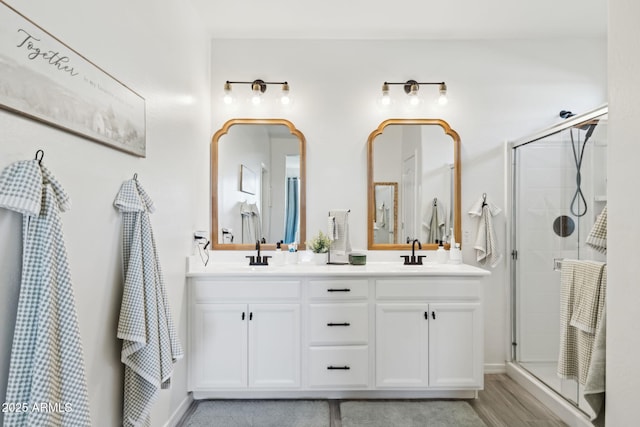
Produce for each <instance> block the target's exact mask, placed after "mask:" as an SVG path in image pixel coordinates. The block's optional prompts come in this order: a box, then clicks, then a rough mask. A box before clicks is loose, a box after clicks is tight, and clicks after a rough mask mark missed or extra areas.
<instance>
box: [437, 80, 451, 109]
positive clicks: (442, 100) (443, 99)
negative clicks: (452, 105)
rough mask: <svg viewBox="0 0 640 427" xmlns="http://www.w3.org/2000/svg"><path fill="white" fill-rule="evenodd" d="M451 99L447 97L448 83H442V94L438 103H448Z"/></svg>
mask: <svg viewBox="0 0 640 427" xmlns="http://www.w3.org/2000/svg"><path fill="white" fill-rule="evenodd" d="M447 102H449V100H448V99H447V85H446V84H444V83H441V84H440V96H439V97H438V104H440V105H447Z"/></svg>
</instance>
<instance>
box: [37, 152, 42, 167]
mask: <svg viewBox="0 0 640 427" xmlns="http://www.w3.org/2000/svg"><path fill="white" fill-rule="evenodd" d="M38 154H39V155H40V158H38ZM43 158H44V151H42V150H38V151H36V160H37V161H38V164H40V165H41V164H42V159H43Z"/></svg>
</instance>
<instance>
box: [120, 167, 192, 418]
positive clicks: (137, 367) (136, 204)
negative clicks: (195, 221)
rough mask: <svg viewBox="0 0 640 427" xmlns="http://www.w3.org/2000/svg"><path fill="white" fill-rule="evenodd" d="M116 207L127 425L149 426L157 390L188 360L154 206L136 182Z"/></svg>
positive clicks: (122, 192) (123, 191)
mask: <svg viewBox="0 0 640 427" xmlns="http://www.w3.org/2000/svg"><path fill="white" fill-rule="evenodd" d="M114 206H115V207H116V208H117V209H118V210H119V211H120V212H121V214H122V259H123V266H124V290H123V294H122V305H121V307H120V319H119V321H118V333H117V336H118V338H119V339H121V340H123V341H122V352H121V360H122V363H123V364H124V365H125V370H124V405H123V417H122V418H123V426H125V427H128V426H147V425H151V424H150V422H151V421H150V416H149V411H150V409H151V405H152V404H153V402H154V401H155V399H156V398H157V396H158V389H160V388H163V389H164V388H168V387H169V385H170V380H171V375H172V374H173V364H174V363H175V362H176V361H177V360H178V359H181V358H182V357H183V351H182V346H181V345H180V342H179V341H178V336H177V334H176V331H175V327H174V325H173V319H172V318H171V313H170V310H169V303H168V300H167V293H166V291H165V288H164V278H163V276H162V270H161V269H160V261H159V257H158V251H157V249H156V243H155V238H154V236H153V230H152V229H151V220H150V218H149V213H150V212H153V211H154V210H155V209H154V206H153V202H152V201H151V199H150V198H149V196H148V195H147V193H146V192H145V191H144V189H143V188H142V186H141V185H140V184H139V182H138V180H137V179H131V180H128V181H125V182H124V183H123V184H122V186H121V187H120V191H119V192H118V194H117V196H116V199H115V201H114Z"/></svg>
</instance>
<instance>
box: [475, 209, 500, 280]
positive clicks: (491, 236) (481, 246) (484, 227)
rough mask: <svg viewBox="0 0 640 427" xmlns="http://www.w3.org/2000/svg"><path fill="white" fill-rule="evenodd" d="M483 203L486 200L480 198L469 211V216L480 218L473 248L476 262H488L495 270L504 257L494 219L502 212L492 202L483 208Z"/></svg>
mask: <svg viewBox="0 0 640 427" xmlns="http://www.w3.org/2000/svg"><path fill="white" fill-rule="evenodd" d="M483 202H485V198H484V197H480V199H479V200H478V201H477V202H476V203H475V204H474V205H473V206H472V207H471V209H470V210H469V215H471V216H473V217H478V218H479V221H478V231H477V236H476V242H475V244H474V246H473V248H474V249H475V250H476V261H478V262H479V263H480V264H483V265H484V264H486V263H487V262H488V263H489V265H490V266H491V267H492V268H494V267H495V266H497V265H498V264H499V263H500V261H501V260H502V257H503V255H502V253H501V252H500V249H499V248H498V240H497V239H496V236H495V232H494V229H493V219H492V217H494V216H495V215H498V214H499V213H500V212H502V210H501V209H500V208H499V207H497V206H495V205H494V204H493V203H490V202H486V203H484V206H482V205H483Z"/></svg>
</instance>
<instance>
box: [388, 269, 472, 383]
mask: <svg viewBox="0 0 640 427" xmlns="http://www.w3.org/2000/svg"><path fill="white" fill-rule="evenodd" d="M480 301H481V289H480V287H479V283H478V281H477V280H473V279H459V278H458V279H440V278H437V279H431V280H430V279H413V278H412V279H381V280H378V281H376V326H375V328H376V386H377V387H381V388H387V387H389V388H424V387H428V388H432V389H433V388H443V389H458V388H460V389H465V388H466V389H479V388H482V386H483V369H482V363H483V354H482V352H483V339H484V337H483V326H482V325H483V316H482V305H481V302H480Z"/></svg>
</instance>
